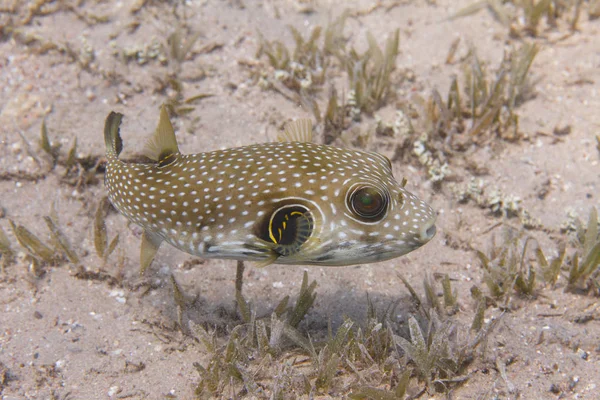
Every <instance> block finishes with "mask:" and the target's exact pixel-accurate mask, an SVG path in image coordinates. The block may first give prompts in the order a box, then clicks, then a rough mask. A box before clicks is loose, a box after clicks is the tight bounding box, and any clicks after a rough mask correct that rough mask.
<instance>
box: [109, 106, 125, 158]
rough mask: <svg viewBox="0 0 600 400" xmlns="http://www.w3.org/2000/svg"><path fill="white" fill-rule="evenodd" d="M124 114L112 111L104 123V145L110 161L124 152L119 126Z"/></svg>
mask: <svg viewBox="0 0 600 400" xmlns="http://www.w3.org/2000/svg"><path fill="white" fill-rule="evenodd" d="M122 119H123V114H119V113H116V112H114V111H112V112H111V113H110V114H108V117H106V122H105V123H104V143H105V144H106V157H107V158H108V159H114V158H117V157H118V156H119V154H121V150H123V140H121V134H120V133H119V126H120V125H121V120H122Z"/></svg>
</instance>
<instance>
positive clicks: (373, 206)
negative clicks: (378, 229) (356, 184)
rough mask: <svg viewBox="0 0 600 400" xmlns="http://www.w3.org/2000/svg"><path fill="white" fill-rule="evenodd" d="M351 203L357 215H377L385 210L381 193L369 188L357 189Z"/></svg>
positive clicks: (372, 216)
mask: <svg viewBox="0 0 600 400" xmlns="http://www.w3.org/2000/svg"><path fill="white" fill-rule="evenodd" d="M352 205H353V206H354V210H356V212H357V214H358V215H360V216H361V217H367V218H375V217H378V216H379V215H380V214H381V213H382V212H383V211H384V210H385V201H384V198H383V196H382V195H381V193H379V192H378V191H376V190H374V189H370V188H363V189H360V190H358V191H357V192H356V194H355V195H354V199H353V204H352Z"/></svg>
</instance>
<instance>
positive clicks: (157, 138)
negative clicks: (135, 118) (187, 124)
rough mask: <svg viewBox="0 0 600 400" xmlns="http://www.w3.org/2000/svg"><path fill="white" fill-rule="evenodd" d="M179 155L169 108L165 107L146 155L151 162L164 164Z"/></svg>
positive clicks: (145, 150)
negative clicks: (164, 161)
mask: <svg viewBox="0 0 600 400" xmlns="http://www.w3.org/2000/svg"><path fill="white" fill-rule="evenodd" d="M177 154H179V146H178V145H177V138H176V137H175V131H174V130H173V125H171V121H170V120H169V113H168V112H167V108H166V107H165V106H164V105H163V106H162V107H161V108H160V119H159V121H158V126H157V127H156V131H154V135H152V137H151V138H150V139H148V141H147V142H146V146H144V155H145V156H146V157H148V158H150V159H151V160H154V161H160V162H162V161H163V160H165V159H166V158H168V157H169V156H172V155H177Z"/></svg>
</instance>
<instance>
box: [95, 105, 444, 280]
mask: <svg viewBox="0 0 600 400" xmlns="http://www.w3.org/2000/svg"><path fill="white" fill-rule="evenodd" d="M122 117H123V115H122V114H118V113H115V112H111V113H110V114H109V115H108V117H107V119H106V125H105V128H104V139H105V143H106V157H107V164H106V175H105V184H106V188H107V189H108V196H109V199H110V201H111V203H112V204H113V205H114V207H115V208H116V209H117V210H118V211H119V212H120V213H122V214H123V215H125V216H126V217H127V218H128V219H129V220H130V221H132V222H134V223H136V224H138V225H139V226H141V227H142V228H143V229H144V234H143V237H142V246H141V268H142V272H143V271H144V270H145V269H146V268H147V267H148V266H149V265H150V263H151V262H152V259H153V258H154V256H155V254H156V251H157V250H158V248H159V246H160V244H161V243H162V242H163V241H166V242H167V243H169V244H171V245H172V246H174V247H176V248H178V249H180V250H182V251H185V252H187V253H190V254H193V255H196V256H200V257H203V258H222V259H235V260H242V261H253V262H257V263H259V264H260V265H263V266H264V265H268V264H271V263H277V264H302V265H323V266H341V265H351V264H360V263H370V262H376V261H382V260H388V259H391V258H394V257H398V256H401V255H403V254H406V253H408V252H410V251H412V250H414V249H416V248H418V247H420V246H422V245H423V244H425V243H427V242H428V241H429V240H430V239H431V238H432V237H433V236H434V235H435V232H436V228H435V220H436V215H435V213H434V211H433V210H432V209H431V207H430V206H429V205H427V204H426V203H425V202H423V201H422V200H420V199H419V198H417V197H416V196H415V195H414V194H412V193H410V192H408V191H407V190H406V189H405V188H404V187H403V185H400V184H398V182H396V180H395V179H394V177H393V175H392V165H391V163H390V160H389V159H388V158H386V157H385V156H382V155H380V154H377V153H373V152H365V151H359V150H350V149H343V148H338V147H334V146H327V145H320V144H315V143H311V139H312V123H311V121H310V120H308V119H302V120H298V121H295V122H291V123H289V124H288V125H287V126H286V127H285V131H284V132H283V133H282V134H281V135H280V137H279V141H278V142H274V143H263V144H255V145H250V146H245V147H239V148H232V149H226V150H217V151H210V152H206V153H199V154H181V153H180V152H179V147H178V145H177V140H176V138H175V133H174V131H173V127H172V125H171V122H170V121H169V116H168V114H167V111H166V109H165V108H164V107H163V108H162V110H161V112H160V121H159V124H158V127H157V129H156V131H155V133H154V136H153V137H152V138H151V139H150V140H149V142H148V144H147V146H146V149H145V154H146V155H147V156H148V157H149V158H151V159H152V160H154V161H155V162H154V163H148V164H143V163H124V162H122V161H120V160H119V159H118V158H117V157H118V155H119V153H120V152H121V149H122V147H123V144H122V140H121V137H120V134H119V126H120V124H121V119H122Z"/></svg>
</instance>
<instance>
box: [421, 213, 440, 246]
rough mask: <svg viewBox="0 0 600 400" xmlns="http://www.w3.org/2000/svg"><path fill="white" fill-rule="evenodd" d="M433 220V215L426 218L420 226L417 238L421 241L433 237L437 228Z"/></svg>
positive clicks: (424, 241)
mask: <svg viewBox="0 0 600 400" xmlns="http://www.w3.org/2000/svg"><path fill="white" fill-rule="evenodd" d="M435 220H436V218H435V216H434V217H432V218H430V219H429V220H427V221H426V222H425V223H424V224H423V226H422V227H421V230H420V232H419V240H420V241H421V243H423V244H425V243H427V242H429V241H430V240H431V239H433V237H434V236H435V233H436V232H437V228H436V227H435Z"/></svg>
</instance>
